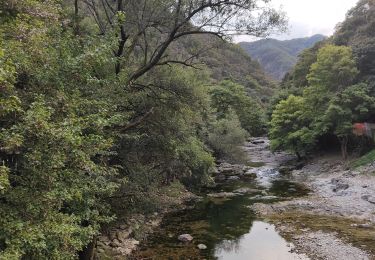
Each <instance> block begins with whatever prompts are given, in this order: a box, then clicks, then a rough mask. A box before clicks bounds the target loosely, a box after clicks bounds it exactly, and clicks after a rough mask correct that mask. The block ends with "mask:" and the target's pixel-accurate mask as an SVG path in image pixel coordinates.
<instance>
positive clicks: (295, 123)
mask: <svg viewBox="0 0 375 260" xmlns="http://www.w3.org/2000/svg"><path fill="white" fill-rule="evenodd" d="M305 111H306V107H305V99H304V98H303V97H298V96H294V95H290V96H289V97H288V98H287V99H286V100H282V101H281V102H280V103H279V104H278V105H277V106H276V109H275V110H274V112H273V114H272V119H271V122H270V138H271V148H272V149H273V150H277V149H284V150H288V151H292V152H296V153H297V154H300V153H302V152H304V151H306V150H308V147H311V146H312V145H313V144H314V138H313V136H312V133H311V131H309V129H308V128H307V127H306V126H307V125H308V119H306V118H305Z"/></svg>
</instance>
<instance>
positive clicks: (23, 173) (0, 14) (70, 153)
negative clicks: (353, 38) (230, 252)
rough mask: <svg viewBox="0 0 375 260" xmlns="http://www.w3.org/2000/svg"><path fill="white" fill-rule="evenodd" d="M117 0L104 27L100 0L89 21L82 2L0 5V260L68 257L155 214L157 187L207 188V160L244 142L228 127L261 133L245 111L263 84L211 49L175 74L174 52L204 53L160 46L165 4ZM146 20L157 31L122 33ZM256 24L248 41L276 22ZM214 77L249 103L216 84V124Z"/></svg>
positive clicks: (238, 58) (221, 49)
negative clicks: (110, 231)
mask: <svg viewBox="0 0 375 260" xmlns="http://www.w3.org/2000/svg"><path fill="white" fill-rule="evenodd" d="M110 2H111V1H110ZM125 2H126V5H127V7H126V8H125V9H123V10H117V11H114V12H113V15H110V16H108V17H106V18H109V20H110V21H108V20H107V19H101V18H102V15H105V14H108V13H106V12H105V11H110V12H112V8H115V6H114V3H115V2H114V1H112V2H111V3H108V5H105V6H104V7H103V6H101V5H99V6H95V5H93V6H91V7H90V9H89V8H88V7H87V5H86V4H87V1H78V2H77V3H78V6H77V7H78V9H75V7H74V1H58V0H56V1H55V0H51V1H39V0H26V1H20V0H15V1H14V0H4V1H0V10H1V11H0V37H1V38H0V39H1V46H0V90H1V91H0V163H1V164H0V165H1V166H0V230H1V232H0V259H75V258H77V257H78V252H80V251H82V250H84V249H85V247H86V246H87V245H88V244H89V243H90V242H91V241H92V240H93V238H94V237H95V236H96V235H98V234H99V232H100V230H101V229H102V227H103V226H104V225H107V224H108V223H110V222H111V221H113V220H114V219H115V218H116V217H118V216H119V215H120V214H121V215H122V214H124V215H126V214H127V213H132V212H137V211H142V212H150V211H152V210H155V209H160V208H162V207H163V205H164V204H163V203H164V201H163V198H164V196H165V193H166V192H165V190H166V189H167V188H166V187H168V185H169V184H171V183H173V184H176V183H184V184H185V187H189V188H195V187H200V186H202V185H209V184H210V183H211V182H212V178H211V175H210V172H211V168H212V166H213V165H214V157H213V152H212V151H211V150H210V148H214V149H215V151H216V152H217V153H218V154H220V155H221V154H223V155H225V156H228V157H230V158H232V159H237V155H236V153H238V152H239V151H240V150H241V148H240V147H239V146H240V145H242V144H243V142H244V141H245V138H246V136H247V132H246V131H245V130H244V129H243V128H242V127H241V125H242V126H243V127H244V128H246V129H247V130H248V131H250V132H251V133H253V134H256V133H258V132H256V131H258V130H259V129H262V128H263V125H264V123H263V119H262V113H261V109H260V106H259V105H258V103H260V99H262V98H264V97H265V96H267V95H268V94H269V93H271V92H272V90H271V89H272V87H273V84H272V83H271V82H270V81H269V80H268V78H267V77H266V76H265V75H264V73H263V71H262V70H261V69H260V67H259V64H257V63H256V62H254V61H252V60H251V59H250V58H248V57H247V56H246V55H245V54H244V53H243V52H242V50H240V49H239V48H237V47H235V46H234V45H232V44H230V43H225V44H223V45H219V44H217V48H218V50H215V51H212V52H208V54H207V55H206V56H204V57H202V58H201V61H207V62H205V63H206V65H208V67H209V68H206V71H198V70H195V69H193V68H188V67H186V66H181V64H179V65H175V64H174V63H179V62H174V61H175V60H181V59H180V58H181V57H180V52H179V50H181V49H182V52H183V54H182V55H181V56H182V57H183V56H184V54H186V53H188V54H191V53H193V52H192V51H196V48H198V47H199V46H195V45H201V46H203V47H205V48H206V47H207V43H206V41H205V39H206V38H204V37H200V36H197V38H196V41H192V42H191V45H192V46H189V47H186V46H185V44H186V42H183V41H182V40H181V41H179V42H177V39H179V38H182V36H181V35H180V36H181V37H180V36H179V37H177V36H178V35H174V36H176V39H173V40H172V41H173V44H172V43H171V42H169V40H168V39H167V40H166V39H164V36H165V35H164V34H160V33H159V31H163V32H164V30H165V29H167V28H168V29H169V27H170V26H169V25H173V23H171V21H174V19H171V17H173V15H174V13H173V12H169V11H168V12H165V10H166V9H165V8H166V5H167V4H168V3H169V2H170V1H162V2H160V1H151V2H150V1H147V7H148V8H145V9H144V8H142V10H140V9H139V6H140V5H138V1H134V2H132V4H129V3H128V1H123V3H124V5H125ZM172 2H173V1H172ZM246 2H247V1H244V2H243V3H241V5H242V9H243V10H245V11H246V12H252V11H253V8H254V7H253V5H251V7H249V5H248V4H247V3H246ZM112 4H113V6H112ZM219 4H220V5H221V6H223V8H224V9H225V10H229V9H228V8H229V7H228V5H234V4H233V3H226V2H220V3H219ZM145 6H146V4H145ZM236 6H238V3H236ZM117 7H118V6H116V8H117ZM181 7H182V8H183V9H184V11H185V12H187V11H189V8H187V7H186V6H185V5H183V6H181ZM95 8H99V9H95ZM101 8H107V9H106V10H103V9H101ZM119 8H120V9H121V6H120V7H119ZM154 8H155V9H157V10H158V11H157V12H154V11H155V9H154ZM192 8H195V6H192ZM246 8H247V9H246ZM93 9H95V10H93ZM124 10H125V11H124ZM168 10H169V9H168ZM181 10H182V9H181ZM212 10H213V9H212ZM95 11H98V12H95ZM138 11H142V12H143V14H144V16H143V15H139V12H138ZM215 12H221V13H218V15H219V16H222V17H223V16H228V15H229V16H231V15H235V14H234V13H233V12H232V11H229V12H227V11H224V12H222V11H221V8H219V9H218V10H216V11H215ZM90 13H91V14H95V17H93V16H91V15H89V14H90ZM156 14H157V15H156ZM211 14H212V13H211V12H207V13H204V14H203V15H204V16H206V15H211ZM178 15H179V16H180V14H179V13H178ZM270 15H272V17H273V19H272V20H267V19H266V18H267V17H268V16H270ZM111 17H114V18H113V19H112V18H111ZM215 17H216V16H215ZM111 19H112V20H111ZM153 19H156V20H157V21H158V22H160V24H157V23H155V24H154V23H152V25H151V27H152V29H150V28H149V27H147V26H146V27H147V29H146V30H145V31H143V32H142V33H139V31H138V30H139V26H134V24H142V23H143V22H145V21H146V20H147V22H149V21H150V20H153ZM261 19H263V20H262V22H265V23H266V26H262V27H259V28H258V27H257V28H256V30H257V31H258V32H257V33H265V32H266V31H267V29H268V26H276V25H278V24H279V23H281V22H282V17H281V16H276V13H274V11H272V10H269V12H267V13H265V16H262V17H261ZM264 19H266V20H264ZM177 20H179V19H177ZM105 21H108V22H109V23H108V24H104V23H105ZM135 21H136V23H134V22H135ZM138 22H139V23H138ZM239 25H240V26H243V25H242V24H239ZM263 25H264V24H263ZM251 26H254V25H253V24H251ZM140 27H142V26H140ZM124 28H126V30H125V31H126V34H129V35H126V37H125V36H123V34H124V32H123V31H124ZM160 28H162V30H160ZM178 28H179V29H178V30H177V31H176V33H181V31H179V30H180V29H181V30H192V31H193V32H195V30H196V29H195V28H194V27H192V26H189V23H185V22H184V24H181V26H180V27H178ZM188 32H190V31H188ZM128 36H129V37H128ZM122 37H123V38H122ZM144 37H145V38H144ZM198 38H199V39H198ZM209 38H210V39H211V40H213V39H215V40H213V41H214V42H216V43H218V42H220V41H219V40H218V39H216V38H213V37H211V36H210V37H209ZM186 39H187V38H186ZM186 39H185V40H186ZM197 39H198V40H197ZM160 42H161V43H162V45H159V44H160ZM141 45H142V46H141ZM140 46H141V47H140ZM181 46H182V47H181ZM153 51H155V52H154V54H155V53H156V54H155V55H151V54H150V53H152V52H153ZM211 54H212V56H211ZM155 57H158V58H157V59H156V58H155ZM227 57H230V59H228V60H227ZM170 58H171V60H169V59H170ZM210 58H212V59H210ZM224 61H225V62H227V63H225V62H224ZM210 62H211V63H210ZM213 63H215V64H217V66H214V65H212V64H213ZM163 65H168V66H163ZM229 67H230V73H228V75H221V72H223V71H227V68H229ZM221 77H225V78H226V77H228V78H233V80H235V81H236V82H240V81H241V79H242V78H243V79H245V80H244V83H246V84H248V85H249V89H250V88H251V91H252V90H254V93H255V92H256V93H258V94H259V95H257V100H253V99H252V98H250V97H249V96H248V94H249V92H251V91H250V90H248V89H247V90H245V88H244V87H242V86H240V85H236V84H234V83H229V82H227V83H225V84H224V83H223V85H221V86H220V87H219V88H218V89H219V90H220V91H221V92H220V93H222V94H223V97H224V98H225V99H227V100H228V103H227V106H228V107H227V108H225V110H226V111H225V113H224V114H225V115H224V114H223V115H220V116H217V115H216V114H215V113H214V112H213V110H214V109H213V108H212V106H211V105H212V104H211V100H210V93H208V90H207V85H209V84H213V82H217V81H219V80H222V79H223V78H221ZM217 101H218V102H219V100H217ZM215 109H217V110H218V111H215V112H220V113H221V112H223V111H219V103H216V107H215ZM232 110H233V111H235V113H234V112H232ZM209 147H210V148H209ZM172 189H173V190H174V192H175V191H177V190H178V191H180V190H183V188H182V187H181V185H179V186H178V187H172ZM160 191H161V192H160ZM160 193H162V194H160Z"/></svg>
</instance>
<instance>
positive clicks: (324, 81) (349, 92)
mask: <svg viewBox="0 0 375 260" xmlns="http://www.w3.org/2000/svg"><path fill="white" fill-rule="evenodd" d="M374 24H375V1H373V0H361V1H359V2H358V4H357V5H356V6H355V7H354V8H353V9H352V10H350V11H349V12H348V14H347V17H346V20H345V21H344V22H343V23H341V24H339V25H338V26H337V29H336V32H335V34H334V35H333V36H332V37H330V38H328V39H327V40H324V41H322V42H319V43H317V44H316V45H315V46H314V47H312V48H310V49H307V50H305V51H304V52H302V54H301V55H300V56H299V61H298V63H297V64H296V66H295V67H294V69H293V70H292V71H291V72H290V73H288V74H287V75H286V76H285V78H284V79H283V81H282V83H281V90H280V91H279V93H278V94H277V95H276V96H275V97H274V99H273V101H272V102H271V112H269V113H270V114H272V119H271V122H270V137H271V139H272V146H273V148H274V149H287V150H290V151H293V152H296V153H297V155H298V156H302V155H303V154H306V153H308V152H311V151H314V150H316V149H326V148H328V147H327V144H328V146H331V147H332V145H333V147H335V144H338V145H340V147H341V152H342V156H343V158H347V156H348V148H351V151H353V150H354V151H355V150H357V152H359V153H361V152H363V151H361V150H363V149H366V148H365V147H369V146H370V147H371V145H372V143H373V141H372V140H371V138H370V139H369V138H366V137H363V136H360V137H356V136H355V135H353V124H354V123H365V122H367V123H373V122H374V120H375V114H374V111H375V84H374V82H375V81H374V79H375V71H374V68H375V66H374V65H375V64H374V58H375V34H374V33H375V31H374ZM370 137H371V135H370ZM324 146H325V147H324ZM358 149H359V150H358Z"/></svg>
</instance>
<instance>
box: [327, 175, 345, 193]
mask: <svg viewBox="0 0 375 260" xmlns="http://www.w3.org/2000/svg"><path fill="white" fill-rule="evenodd" d="M331 184H333V185H334V186H333V188H332V191H333V192H337V191H339V190H346V189H348V188H349V184H348V183H345V182H344V181H343V180H341V179H335V178H333V179H332V180H331Z"/></svg>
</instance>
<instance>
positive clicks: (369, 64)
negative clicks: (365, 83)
mask: <svg viewBox="0 0 375 260" xmlns="http://www.w3.org/2000/svg"><path fill="white" fill-rule="evenodd" d="M374 26H375V3H374V1H373V0H361V1H358V3H357V4H356V6H355V7H354V8H352V9H351V10H350V11H349V12H348V13H347V15H346V19H345V21H344V22H343V23H341V24H340V26H339V27H338V28H337V31H336V32H335V34H334V36H333V42H334V43H335V44H337V45H345V46H349V47H351V48H352V49H353V53H354V56H355V58H356V60H357V64H358V69H359V70H360V78H361V80H369V81H372V80H373V77H374V76H375V70H374V68H375V35H374Z"/></svg>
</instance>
